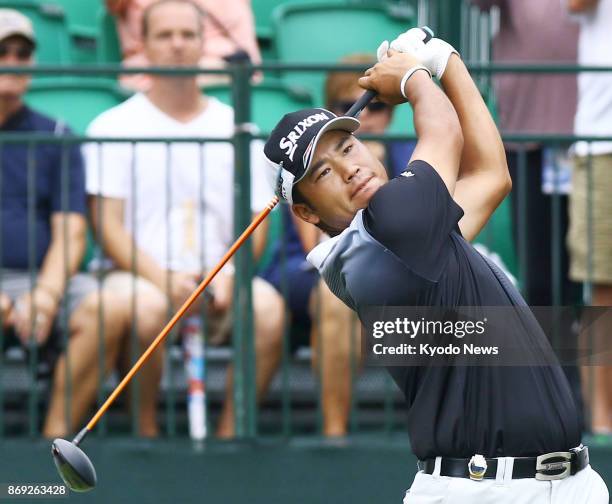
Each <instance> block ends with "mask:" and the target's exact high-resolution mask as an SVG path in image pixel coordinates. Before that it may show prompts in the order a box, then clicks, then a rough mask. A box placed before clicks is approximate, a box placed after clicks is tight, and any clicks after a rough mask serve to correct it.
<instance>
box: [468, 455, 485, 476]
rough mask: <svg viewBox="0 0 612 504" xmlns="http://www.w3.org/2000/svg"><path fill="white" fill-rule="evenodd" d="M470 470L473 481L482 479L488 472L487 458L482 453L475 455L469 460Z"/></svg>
mask: <svg viewBox="0 0 612 504" xmlns="http://www.w3.org/2000/svg"><path fill="white" fill-rule="evenodd" d="M468 472H469V474H470V479H471V480H472V481H482V479H483V478H484V475H485V473H486V472H487V460H486V459H485V458H484V457H483V456H482V455H478V454H476V455H474V456H472V458H471V459H470V461H469V462H468Z"/></svg>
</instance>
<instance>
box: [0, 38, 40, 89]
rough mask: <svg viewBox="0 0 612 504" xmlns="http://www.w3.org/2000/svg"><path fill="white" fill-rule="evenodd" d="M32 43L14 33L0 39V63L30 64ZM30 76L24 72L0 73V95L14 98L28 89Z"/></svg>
mask: <svg viewBox="0 0 612 504" xmlns="http://www.w3.org/2000/svg"><path fill="white" fill-rule="evenodd" d="M33 50H34V47H33V45H32V43H31V42H30V41H29V40H27V39H25V38H24V37H21V36H19V35H16V36H14V37H8V38H5V39H4V40H1V41H0V65H5V66H31V65H32V63H33V56H32V55H33ZM29 84H30V76H28V75H24V74H3V75H0V97H2V98H5V99H7V98H11V99H16V98H20V97H21V96H23V95H24V94H25V93H26V91H27V90H28V86H29Z"/></svg>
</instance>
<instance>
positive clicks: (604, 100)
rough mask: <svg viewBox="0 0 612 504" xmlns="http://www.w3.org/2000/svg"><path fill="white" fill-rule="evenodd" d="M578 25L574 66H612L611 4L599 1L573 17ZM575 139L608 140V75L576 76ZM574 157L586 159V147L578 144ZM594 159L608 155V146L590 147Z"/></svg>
mask: <svg viewBox="0 0 612 504" xmlns="http://www.w3.org/2000/svg"><path fill="white" fill-rule="evenodd" d="M575 17H576V19H577V20H579V22H580V38H579V42H578V64H580V65H589V66H594V65H599V66H612V33H611V31H612V30H611V29H612V0H599V2H598V4H597V7H596V8H595V9H593V10H592V11H589V12H585V13H583V14H579V15H577V16H575ZM574 131H575V133H576V135H585V136H586V135H593V136H612V72H582V73H580V74H579V75H578V109H577V112H576V120H575V122H574ZM574 149H575V153H576V154H578V155H580V156H586V155H587V154H588V153H589V144H588V143H586V142H578V143H577V144H576V145H575V146H574ZM590 152H591V153H592V154H595V155H599V154H607V153H610V152H612V142H596V143H592V144H591V148H590Z"/></svg>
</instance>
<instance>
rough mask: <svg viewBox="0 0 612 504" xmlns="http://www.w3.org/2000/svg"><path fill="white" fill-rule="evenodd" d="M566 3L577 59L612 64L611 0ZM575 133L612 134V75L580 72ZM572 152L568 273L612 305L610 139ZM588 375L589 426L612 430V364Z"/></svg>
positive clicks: (603, 334)
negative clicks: (574, 22)
mask: <svg viewBox="0 0 612 504" xmlns="http://www.w3.org/2000/svg"><path fill="white" fill-rule="evenodd" d="M567 5H568V8H569V11H570V12H571V13H573V14H575V15H576V17H577V19H578V20H579V22H580V38H579V45H578V63H579V64H580V65H582V66H584V65H587V66H594V65H601V66H607V67H609V66H612V53H611V52H610V27H611V26H612V0H567ZM574 132H575V134H576V135H581V136H608V137H609V136H611V135H612V74H611V73H609V72H596V73H591V72H584V73H580V74H579V76H578V109H577V111H576V118H575V121H574ZM573 151H574V167H573V168H574V171H573V180H572V185H573V187H572V193H571V195H570V208H569V218H570V228H569V234H568V237H567V244H568V247H569V251H570V257H571V268H570V275H571V277H572V279H574V280H576V281H579V282H592V283H593V290H592V298H591V302H592V304H593V305H594V306H612V200H611V199H610V193H611V192H612V142H593V143H587V142H578V143H576V144H575V145H574V146H573ZM589 172H590V176H589ZM589 178H590V181H589ZM589 185H590V190H589ZM589 206H590V212H592V214H591V215H592V221H591V224H590V225H591V226H592V227H591V229H590V230H589V223H588V216H589ZM594 327H595V330H596V331H598V332H600V333H599V334H596V335H595V336H596V338H597V340H596V341H598V345H609V337H610V334H609V325H608V330H607V331H605V330H603V331H602V329H603V328H601V326H600V325H595V326H594ZM606 341H607V343H606ZM599 348H600V349H602V348H608V347H607V346H600V347H599ZM600 351H602V350H600ZM584 376H585V378H587V379H588V378H589V377H590V376H592V377H593V383H591V385H592V387H588V383H585V395H587V396H589V395H590V396H591V397H590V403H591V404H590V406H591V429H592V431H593V432H594V433H596V434H608V435H609V434H612V367H609V366H601V365H599V366H595V368H594V370H593V373H592V374H591V371H590V370H587V372H585V373H584ZM589 388H590V389H592V390H593V394H592V395H591V394H588V392H587V391H588V389H589Z"/></svg>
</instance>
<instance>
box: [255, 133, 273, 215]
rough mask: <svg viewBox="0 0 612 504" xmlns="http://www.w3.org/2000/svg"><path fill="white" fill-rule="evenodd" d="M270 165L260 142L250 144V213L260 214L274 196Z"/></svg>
mask: <svg viewBox="0 0 612 504" xmlns="http://www.w3.org/2000/svg"><path fill="white" fill-rule="evenodd" d="M271 172H272V170H270V165H269V164H268V162H267V161H266V158H265V156H264V153H263V142H262V141H261V140H259V141H254V142H252V143H251V211H252V212H253V213H257V212H261V211H262V210H263V209H264V208H265V206H266V205H267V204H268V203H269V202H270V200H271V199H272V197H273V196H274V185H273V183H272V182H271Z"/></svg>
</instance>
